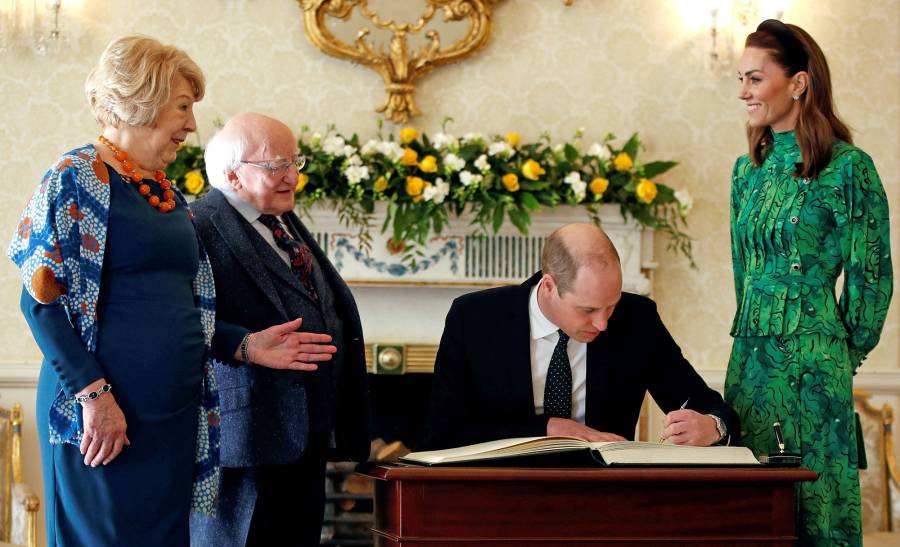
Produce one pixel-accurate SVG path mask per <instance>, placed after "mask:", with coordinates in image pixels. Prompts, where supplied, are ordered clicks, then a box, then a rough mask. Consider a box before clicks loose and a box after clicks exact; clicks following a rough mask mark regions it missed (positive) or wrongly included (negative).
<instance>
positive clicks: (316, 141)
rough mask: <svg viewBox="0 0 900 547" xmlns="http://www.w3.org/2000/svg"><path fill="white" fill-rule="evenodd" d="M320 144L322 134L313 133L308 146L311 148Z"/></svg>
mask: <svg viewBox="0 0 900 547" xmlns="http://www.w3.org/2000/svg"><path fill="white" fill-rule="evenodd" d="M321 142H322V134H321V133H313V134H312V136H311V137H310V138H309V145H310V146H312V147H316V146H319V143H321Z"/></svg>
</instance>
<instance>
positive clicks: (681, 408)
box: [659, 397, 691, 444]
mask: <svg viewBox="0 0 900 547" xmlns="http://www.w3.org/2000/svg"><path fill="white" fill-rule="evenodd" d="M690 400H691V398H690V397H688V398H687V399H685V400H684V402H683V403H681V406H680V407H678V410H684V409H686V408H687V405H688V402H690ZM664 442H666V438H665V437H663V436H662V435H660V436H659V444H662V443H664Z"/></svg>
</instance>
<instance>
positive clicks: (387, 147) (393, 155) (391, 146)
mask: <svg viewBox="0 0 900 547" xmlns="http://www.w3.org/2000/svg"><path fill="white" fill-rule="evenodd" d="M375 149H376V150H377V151H378V153H380V154H382V155H383V156H387V157H388V158H390V159H391V161H400V158H402V157H403V148H401V147H400V145H399V144H397V143H395V142H391V141H381V142H380V143H378V144H377V145H375Z"/></svg>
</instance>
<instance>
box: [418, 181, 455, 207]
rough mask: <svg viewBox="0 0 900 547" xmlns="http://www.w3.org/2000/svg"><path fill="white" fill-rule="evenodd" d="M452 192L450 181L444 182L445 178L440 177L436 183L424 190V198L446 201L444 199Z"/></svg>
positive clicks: (440, 201) (438, 201)
mask: <svg viewBox="0 0 900 547" xmlns="http://www.w3.org/2000/svg"><path fill="white" fill-rule="evenodd" d="M449 193H450V183H448V182H444V179H442V178H440V177H438V178H437V179H436V180H435V181H434V184H432V185H431V186H428V187H427V188H425V190H424V191H423V192H422V199H424V200H425V201H433V202H435V203H444V199H445V198H446V197H447V195H448V194H449Z"/></svg>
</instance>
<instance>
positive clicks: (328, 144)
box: [322, 136, 344, 156]
mask: <svg viewBox="0 0 900 547" xmlns="http://www.w3.org/2000/svg"><path fill="white" fill-rule="evenodd" d="M322 151H323V152H325V153H326V154H330V155H332V156H340V155H341V153H342V152H343V151H344V139H342V138H341V137H338V136H332V137H328V138H327V139H325V142H323V143H322Z"/></svg>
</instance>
